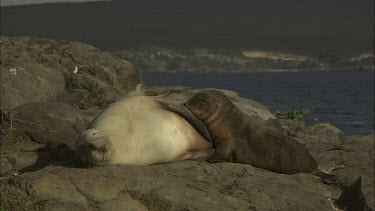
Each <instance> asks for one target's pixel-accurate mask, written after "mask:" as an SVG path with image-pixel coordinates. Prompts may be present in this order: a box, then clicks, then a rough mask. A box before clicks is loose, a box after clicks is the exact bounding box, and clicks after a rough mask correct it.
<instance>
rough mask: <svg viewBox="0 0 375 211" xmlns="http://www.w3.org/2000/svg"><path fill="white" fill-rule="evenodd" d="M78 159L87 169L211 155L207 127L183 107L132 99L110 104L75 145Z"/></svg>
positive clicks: (164, 101)
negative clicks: (88, 167)
mask: <svg viewBox="0 0 375 211" xmlns="http://www.w3.org/2000/svg"><path fill="white" fill-rule="evenodd" d="M76 154H77V156H78V158H79V159H80V160H81V161H82V162H83V163H84V164H86V165H89V166H102V165H112V164H127V165H139V166H142V165H150V164H154V163H168V162H176V161H181V160H187V159H195V160H207V159H209V158H210V157H211V155H212V154H213V149H212V144H211V138H210V135H209V133H208V131H207V129H206V127H205V125H204V124H203V123H202V122H201V121H200V120H198V118H196V117H195V116H194V115H193V114H191V113H190V111H189V110H187V109H186V108H185V107H184V106H183V105H180V104H177V103H175V102H171V101H167V100H163V99H161V98H157V97H149V96H133V97H127V98H124V99H122V100H119V101H117V102H114V103H112V104H111V105H110V106H109V107H107V108H106V109H105V110H104V111H102V112H101V113H100V114H99V115H98V116H97V117H96V118H95V119H94V120H93V121H92V122H91V123H90V125H89V126H88V130H86V131H85V132H83V133H82V134H81V135H80V136H79V137H78V139H77V141H76Z"/></svg>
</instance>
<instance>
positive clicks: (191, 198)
mask: <svg viewBox="0 0 375 211" xmlns="http://www.w3.org/2000/svg"><path fill="white" fill-rule="evenodd" d="M13 181H14V182H15V183H16V184H18V185H19V186H20V187H21V189H25V190H27V192H28V193H30V194H31V196H33V197H36V198H40V199H42V200H46V201H48V202H50V203H51V209H52V210H53V209H56V208H59V209H64V210H67V209H74V210H87V209H93V210H105V209H109V208H115V209H117V210H127V209H129V208H131V207H133V208H135V209H140V210H214V209H215V210H291V209H294V210H333V208H332V204H331V201H330V199H336V198H338V195H339V191H338V189H335V188H334V187H332V186H327V185H324V184H322V183H321V182H320V181H319V178H317V177H315V176H312V175H308V174H303V173H301V174H296V175H283V174H277V173H273V172H269V171H266V170H262V169H257V168H254V167H252V166H250V165H244V164H233V163H216V164H210V163H206V162H195V161H183V162H177V163H170V164H157V165H150V166H143V167H137V166H125V165H115V166H105V167H95V168H77V167H73V168H69V167H64V166H50V167H46V168H44V169H42V170H40V171H37V172H30V173H25V174H22V175H18V176H17V177H16V178H13Z"/></svg>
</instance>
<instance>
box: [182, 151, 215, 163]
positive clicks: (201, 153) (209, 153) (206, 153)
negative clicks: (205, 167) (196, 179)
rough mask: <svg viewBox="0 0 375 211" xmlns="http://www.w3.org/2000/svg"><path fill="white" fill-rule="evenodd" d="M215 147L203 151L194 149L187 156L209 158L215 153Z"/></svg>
mask: <svg viewBox="0 0 375 211" xmlns="http://www.w3.org/2000/svg"><path fill="white" fill-rule="evenodd" d="M214 152H215V150H214V149H209V150H203V151H193V152H190V153H189V154H188V155H187V156H188V157H189V158H188V159H190V160H208V159H209V158H210V157H211V156H212V154H214Z"/></svg>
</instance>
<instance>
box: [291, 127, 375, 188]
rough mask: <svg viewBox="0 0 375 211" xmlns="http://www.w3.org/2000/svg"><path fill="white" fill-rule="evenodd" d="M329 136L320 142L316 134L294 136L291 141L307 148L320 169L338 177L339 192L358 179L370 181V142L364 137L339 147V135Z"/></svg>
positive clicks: (367, 137)
mask: <svg viewBox="0 0 375 211" xmlns="http://www.w3.org/2000/svg"><path fill="white" fill-rule="evenodd" d="M331 135H332V134H331ZM331 135H328V136H327V138H324V135H320V134H317V135H312V134H304V133H298V135H297V137H294V138H295V139H296V140H297V141H299V142H301V143H302V144H304V145H305V146H306V147H307V149H308V150H309V151H310V152H311V154H312V155H313V157H314V158H315V159H316V160H317V162H318V165H319V167H320V168H321V169H323V170H324V171H326V172H328V173H332V174H335V175H338V179H337V181H336V183H335V185H336V186H338V187H340V188H341V189H346V188H347V187H348V186H349V185H351V184H352V183H354V182H355V181H356V180H357V179H358V177H360V176H366V177H369V178H374V139H372V140H371V138H369V136H368V135H366V136H350V137H348V138H345V139H344V141H343V143H341V141H340V139H339V138H338V137H340V134H337V136H331ZM334 137H336V138H334ZM370 137H371V136H370ZM327 140H331V141H332V142H331V143H330V142H328V141H327Z"/></svg>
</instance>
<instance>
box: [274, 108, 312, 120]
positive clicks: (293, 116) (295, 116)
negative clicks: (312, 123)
mask: <svg viewBox="0 0 375 211" xmlns="http://www.w3.org/2000/svg"><path fill="white" fill-rule="evenodd" d="M309 113H310V110H309V109H301V110H293V111H288V112H287V114H286V115H284V114H283V113H282V112H280V111H276V112H275V116H276V118H277V119H290V120H296V121H302V122H304V121H305V119H304V116H305V115H307V114H309Z"/></svg>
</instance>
